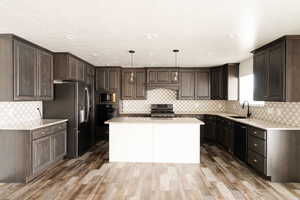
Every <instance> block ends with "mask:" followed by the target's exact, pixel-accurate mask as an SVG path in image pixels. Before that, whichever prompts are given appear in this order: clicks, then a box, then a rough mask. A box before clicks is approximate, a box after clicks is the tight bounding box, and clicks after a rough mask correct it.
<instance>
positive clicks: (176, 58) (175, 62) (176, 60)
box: [173, 49, 179, 81]
mask: <svg viewBox="0 0 300 200" xmlns="http://www.w3.org/2000/svg"><path fill="white" fill-rule="evenodd" d="M173 53H174V66H175V67H178V55H177V54H178V53H179V50H178V49H173ZM174 81H178V72H175V75H174Z"/></svg>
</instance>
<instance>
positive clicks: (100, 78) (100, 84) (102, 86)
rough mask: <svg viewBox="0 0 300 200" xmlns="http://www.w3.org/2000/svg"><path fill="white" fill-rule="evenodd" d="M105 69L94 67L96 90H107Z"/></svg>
mask: <svg viewBox="0 0 300 200" xmlns="http://www.w3.org/2000/svg"><path fill="white" fill-rule="evenodd" d="M106 74H107V69H101V68H97V69H96V90H107V89H108V88H107V75H106Z"/></svg>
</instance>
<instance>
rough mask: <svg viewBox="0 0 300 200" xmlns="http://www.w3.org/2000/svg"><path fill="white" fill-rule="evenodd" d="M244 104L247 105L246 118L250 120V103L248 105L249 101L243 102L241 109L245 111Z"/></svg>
mask: <svg viewBox="0 0 300 200" xmlns="http://www.w3.org/2000/svg"><path fill="white" fill-rule="evenodd" d="M246 103H247V105H248V110H247V118H250V117H251V112H250V103H249V101H244V102H243V106H242V108H243V109H245V104H246Z"/></svg>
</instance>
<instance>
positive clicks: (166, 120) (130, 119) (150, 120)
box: [105, 117, 204, 125]
mask: <svg viewBox="0 0 300 200" xmlns="http://www.w3.org/2000/svg"><path fill="white" fill-rule="evenodd" d="M105 123H106V124H111V123H137V124H143V123H157V124H158V123H164V124H173V123H174V124H199V125H204V122H202V121H200V120H198V119H196V118H188V117H182V118H181V117H179V118H176V117H174V118H151V117H115V118H113V119H111V120H108V121H106V122H105Z"/></svg>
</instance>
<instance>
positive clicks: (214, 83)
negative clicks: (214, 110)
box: [211, 63, 239, 100]
mask: <svg viewBox="0 0 300 200" xmlns="http://www.w3.org/2000/svg"><path fill="white" fill-rule="evenodd" d="M211 99H212V100H238V99H239V63H230V64H225V65H223V66H219V67H214V68H212V69H211Z"/></svg>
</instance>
